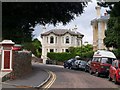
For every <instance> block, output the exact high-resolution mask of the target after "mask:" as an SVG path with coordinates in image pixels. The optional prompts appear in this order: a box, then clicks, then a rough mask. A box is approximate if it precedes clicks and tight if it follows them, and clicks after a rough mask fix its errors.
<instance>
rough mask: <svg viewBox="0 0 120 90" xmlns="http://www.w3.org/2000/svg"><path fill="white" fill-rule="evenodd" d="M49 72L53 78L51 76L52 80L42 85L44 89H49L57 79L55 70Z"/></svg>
mask: <svg viewBox="0 0 120 90" xmlns="http://www.w3.org/2000/svg"><path fill="white" fill-rule="evenodd" d="M49 73H50V74H51V78H50V80H49V81H48V82H47V83H46V84H45V85H44V86H43V87H42V88H43V90H47V89H48V88H50V87H51V86H52V85H53V83H54V82H55V80H56V75H55V74H54V73H53V72H51V71H49Z"/></svg>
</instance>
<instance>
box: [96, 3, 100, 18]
mask: <svg viewBox="0 0 120 90" xmlns="http://www.w3.org/2000/svg"><path fill="white" fill-rule="evenodd" d="M95 9H96V14H97V18H100V14H101V13H100V10H101V7H100V6H98V5H97V6H96V7H95Z"/></svg>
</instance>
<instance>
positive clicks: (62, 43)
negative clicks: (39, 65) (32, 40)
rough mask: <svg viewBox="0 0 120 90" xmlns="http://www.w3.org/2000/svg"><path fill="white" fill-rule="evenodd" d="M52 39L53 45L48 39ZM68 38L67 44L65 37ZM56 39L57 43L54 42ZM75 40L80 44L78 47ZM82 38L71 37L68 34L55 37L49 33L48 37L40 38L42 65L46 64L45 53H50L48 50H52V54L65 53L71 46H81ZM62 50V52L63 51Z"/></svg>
mask: <svg viewBox="0 0 120 90" xmlns="http://www.w3.org/2000/svg"><path fill="white" fill-rule="evenodd" d="M51 36H53V37H54V43H52V44H51V43H50V37H51ZM67 36H69V44H67V43H66V37H67ZM56 38H57V41H56ZM77 39H78V40H79V42H80V45H78V43H77ZM81 44H82V38H78V37H77V36H72V35H70V34H69V33H67V34H65V35H64V36H57V35H55V34H53V33H51V34H50V35H48V36H43V37H42V56H41V58H42V59H43V63H44V64H46V60H47V52H50V49H54V52H66V51H65V50H66V49H68V48H69V47H71V46H74V47H77V46H81ZM63 50H64V51H63Z"/></svg>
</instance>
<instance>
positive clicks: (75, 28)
mask: <svg viewBox="0 0 120 90" xmlns="http://www.w3.org/2000/svg"><path fill="white" fill-rule="evenodd" d="M74 32H75V33H77V25H75V27H74Z"/></svg>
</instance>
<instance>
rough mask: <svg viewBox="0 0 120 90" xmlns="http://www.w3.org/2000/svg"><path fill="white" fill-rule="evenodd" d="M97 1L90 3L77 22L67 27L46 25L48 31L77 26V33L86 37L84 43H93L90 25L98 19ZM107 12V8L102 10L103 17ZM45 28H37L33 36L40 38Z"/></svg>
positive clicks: (74, 21)
mask: <svg viewBox="0 0 120 90" xmlns="http://www.w3.org/2000/svg"><path fill="white" fill-rule="evenodd" d="M96 5H97V4H96V0H92V2H89V3H88V6H87V7H86V8H85V9H84V13H83V14H81V15H80V16H79V17H76V18H75V20H73V21H71V22H70V23H69V24H67V25H66V26H63V25H62V24H59V25H58V26H56V27H54V26H53V25H46V26H45V27H46V31H48V30H51V29H73V28H74V26H75V25H77V28H78V29H77V31H78V32H80V33H81V34H83V35H84V37H83V43H84V42H85V41H88V43H89V44H92V43H93V29H92V26H91V24H90V22H91V20H93V19H94V18H96V10H95V6H96ZM104 12H105V8H101V15H103V14H104ZM42 28H43V26H41V25H37V26H36V27H35V31H34V32H33V34H34V35H35V37H34V38H39V36H40V34H41V32H42V30H43V29H42Z"/></svg>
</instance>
